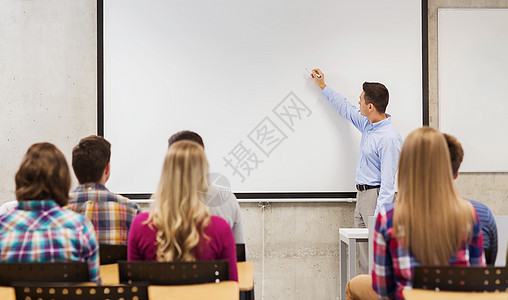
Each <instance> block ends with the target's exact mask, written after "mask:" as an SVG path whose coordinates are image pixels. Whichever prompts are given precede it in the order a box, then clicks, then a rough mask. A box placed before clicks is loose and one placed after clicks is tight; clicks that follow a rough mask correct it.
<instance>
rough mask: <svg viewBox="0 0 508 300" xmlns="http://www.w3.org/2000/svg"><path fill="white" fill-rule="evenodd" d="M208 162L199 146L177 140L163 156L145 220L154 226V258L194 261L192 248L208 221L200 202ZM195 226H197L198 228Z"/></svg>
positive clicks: (194, 143)
mask: <svg viewBox="0 0 508 300" xmlns="http://www.w3.org/2000/svg"><path fill="white" fill-rule="evenodd" d="M207 176H208V162H207V160H206V156H205V153H204V150H203V147H202V146H201V145H199V144H198V143H196V142H193V141H178V142H175V143H174V144H172V145H171V147H169V150H168V152H167V154H166V158H165V160H164V165H163V168H162V174H161V178H160V181H159V185H158V187H157V191H156V192H155V193H154V195H153V196H152V198H155V203H154V205H153V207H152V209H151V211H150V215H149V218H148V220H147V222H148V223H149V222H151V223H152V224H153V225H154V226H155V228H156V229H157V237H156V239H157V253H156V254H157V260H158V261H194V260H195V256H194V250H195V249H196V247H197V246H198V244H199V240H200V238H201V237H203V238H206V236H205V235H204V228H205V227H206V226H207V225H208V224H209V223H210V214H209V213H208V209H207V208H206V205H205V204H204V201H205V199H206V193H207V191H208V181H207ZM198 226H199V228H198Z"/></svg>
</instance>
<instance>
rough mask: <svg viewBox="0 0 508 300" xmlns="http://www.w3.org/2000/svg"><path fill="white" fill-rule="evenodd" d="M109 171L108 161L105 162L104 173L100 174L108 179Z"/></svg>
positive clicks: (109, 164)
mask: <svg viewBox="0 0 508 300" xmlns="http://www.w3.org/2000/svg"><path fill="white" fill-rule="evenodd" d="M110 172H111V163H110V162H108V164H107V165H106V167H105V168H104V173H103V174H102V176H103V177H104V178H106V180H108V179H109V174H110Z"/></svg>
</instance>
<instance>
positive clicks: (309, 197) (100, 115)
mask: <svg viewBox="0 0 508 300" xmlns="http://www.w3.org/2000/svg"><path fill="white" fill-rule="evenodd" d="M104 1H105V0H97V135H99V136H104V32H103V30H104V24H103V18H104V15H103V7H104ZM106 1H107V0H106ZM420 3H421V22H422V23H421V31H422V32H421V46H422V57H421V59H422V64H421V66H422V70H421V72H422V121H423V124H422V125H423V126H428V125H429V83H428V78H429V59H428V48H429V43H428V0H420ZM265 194H270V196H269V198H266V195H265ZM325 194H327V196H326V197H323V192H298V193H288V192H279V193H257V192H252V193H245V192H242V193H235V195H236V196H237V198H238V199H239V201H240V202H258V201H267V200H270V201H267V202H336V201H338V202H351V199H355V198H356V191H350V192H325ZM295 195H296V197H295ZM124 196H126V197H128V198H130V199H139V200H141V199H149V198H150V196H151V194H144V193H136V194H124Z"/></svg>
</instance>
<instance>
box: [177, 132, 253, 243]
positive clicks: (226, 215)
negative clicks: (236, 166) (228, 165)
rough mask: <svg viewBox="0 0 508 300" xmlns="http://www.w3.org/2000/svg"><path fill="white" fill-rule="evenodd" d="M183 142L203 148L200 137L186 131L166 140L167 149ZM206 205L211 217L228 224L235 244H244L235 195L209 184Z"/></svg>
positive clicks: (238, 206) (211, 183) (240, 218)
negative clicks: (218, 218) (196, 144)
mask: <svg viewBox="0 0 508 300" xmlns="http://www.w3.org/2000/svg"><path fill="white" fill-rule="evenodd" d="M183 140H187V141H194V142H196V143H198V144H200V145H201V146H202V147H203V148H205V145H204V143H203V139H202V138H201V136H200V135H199V134H197V133H195V132H193V131H188V130H184V131H180V132H177V133H175V134H173V135H172V136H171V137H170V138H169V140H168V147H171V145H172V144H173V143H174V142H178V141H183ZM224 191H225V192H224ZM206 205H207V206H208V210H209V211H210V213H211V214H212V215H214V216H219V217H221V218H223V219H224V220H226V221H227V222H228V223H229V226H231V229H232V230H233V235H234V236H235V242H236V243H237V244H245V238H244V235H243V223H242V215H241V213H240V205H239V204H238V200H237V199H236V197H235V194H233V193H232V192H231V190H230V189H229V190H222V191H221V190H220V187H219V186H217V185H215V184H214V183H213V182H210V185H209V187H208V195H207V201H206Z"/></svg>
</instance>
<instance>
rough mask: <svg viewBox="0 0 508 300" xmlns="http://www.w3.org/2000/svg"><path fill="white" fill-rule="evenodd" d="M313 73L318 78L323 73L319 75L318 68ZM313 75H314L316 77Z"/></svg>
mask: <svg viewBox="0 0 508 300" xmlns="http://www.w3.org/2000/svg"><path fill="white" fill-rule="evenodd" d="M312 75H314V76H317V78H321V75H319V73H318V71H317V70H312ZM314 76H312V77H314Z"/></svg>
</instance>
